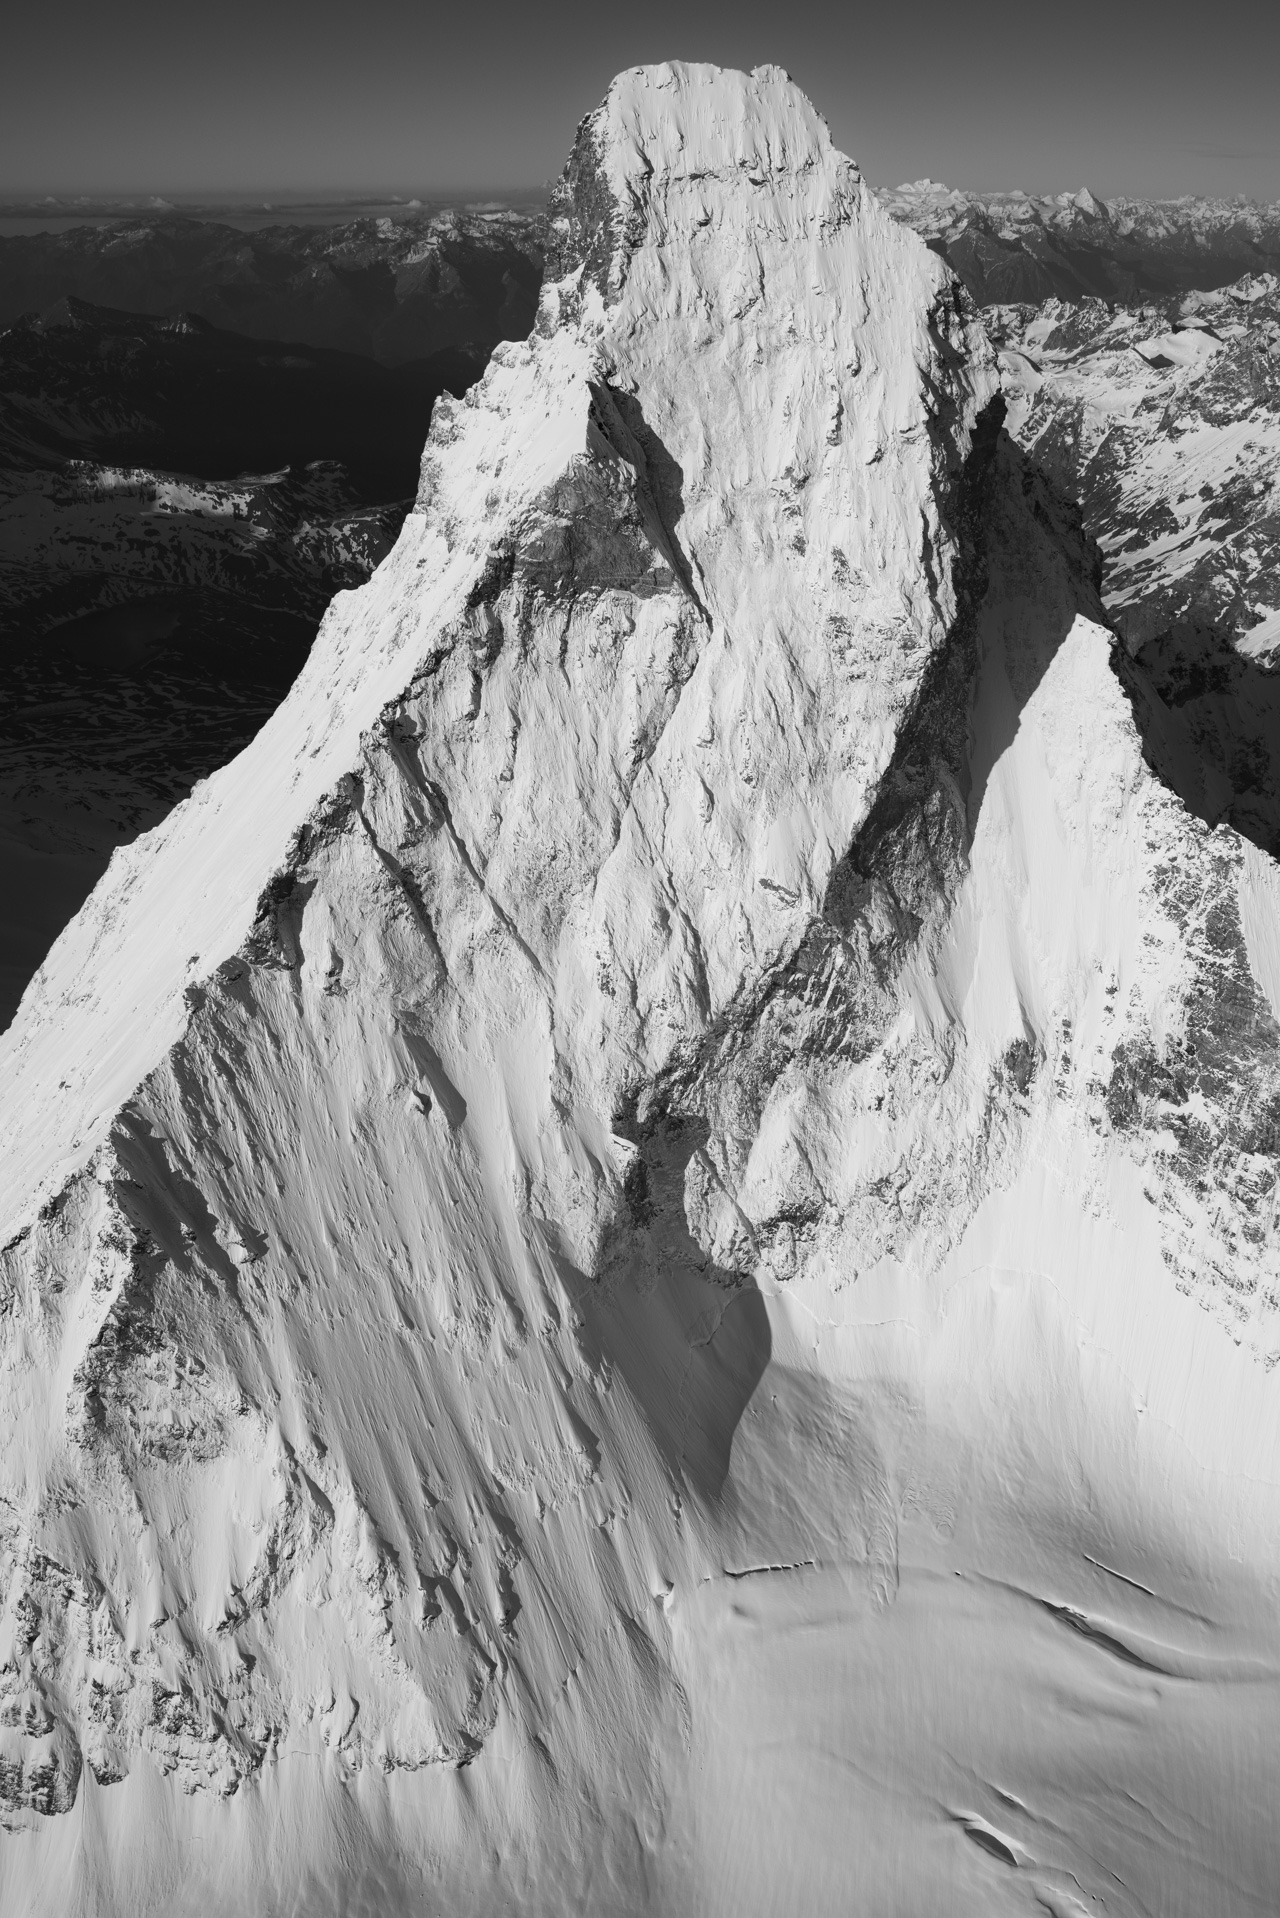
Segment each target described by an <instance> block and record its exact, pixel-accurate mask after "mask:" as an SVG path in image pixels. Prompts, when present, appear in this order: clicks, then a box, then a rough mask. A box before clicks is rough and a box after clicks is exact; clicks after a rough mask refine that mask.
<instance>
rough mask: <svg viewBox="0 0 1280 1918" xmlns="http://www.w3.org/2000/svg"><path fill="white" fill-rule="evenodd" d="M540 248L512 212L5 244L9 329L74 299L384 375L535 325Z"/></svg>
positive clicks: (0, 307) (532, 229)
mask: <svg viewBox="0 0 1280 1918" xmlns="http://www.w3.org/2000/svg"><path fill="white" fill-rule="evenodd" d="M542 245H543V228H542V222H541V220H540V219H539V218H538V217H537V216H536V215H533V214H528V213H520V212H516V211H514V210H511V209H504V210H500V211H496V212H490V213H475V214H468V213H446V214H437V215H435V216H434V217H423V218H420V219H413V218H409V219H405V220H397V221H396V222H395V223H394V224H393V223H392V221H391V220H389V219H387V220H358V221H355V222H353V223H352V224H351V225H349V226H343V227H290V226H281V227H270V228H267V229H265V230H264V231H262V232H259V233H242V232H239V231H238V230H237V229H235V228H233V227H228V226H221V225H219V224H217V223H216V222H215V221H209V220H186V219H180V218H176V217H172V216H166V217H165V218H163V219H147V220H124V221H121V222H120V223H119V224H118V225H114V226H110V227H102V228H98V227H88V226H85V227H74V228H72V229H70V230H69V231H67V232H64V233H33V234H22V235H18V236H17V237H13V238H3V237H0V325H6V324H10V323H11V322H12V321H14V320H16V319H18V318H19V317H20V316H21V315H22V314H24V313H28V312H44V311H45V310H46V309H47V308H49V307H50V306H52V305H53V304H54V302H55V301H58V300H61V299H64V298H66V297H67V296H68V295H71V296H72V297H74V298H76V299H80V300H87V301H90V302H92V303H94V304H96V305H99V306H110V307H119V308H123V309H125V310H126V311H129V312H134V313H152V314H156V315H167V314H172V313H179V312H187V313H194V314H198V315H200V316H201V317H202V318H203V319H205V320H208V321H210V322H211V323H212V324H213V325H215V326H217V327H220V328H222V329H223V330H224V331H230V332H234V333H244V334H248V335H250V336H252V337H253V338H255V339H264V340H291V341H301V342H302V343H303V344H305V345H307V346H310V347H330V348H338V349H341V350H342V351H343V352H347V353H360V354H365V355H368V356H370V357H371V358H373V359H376V360H378V361H380V362H381V363H382V364H383V365H386V366H399V365H402V364H403V363H404V362H406V361H411V360H422V359H429V358H430V357H431V356H432V355H434V354H437V353H441V352H445V351H447V350H449V349H457V348H467V349H469V350H470V351H472V352H473V353H478V354H480V355H481V356H483V355H485V354H487V353H488V352H489V350H490V349H491V348H492V347H493V346H495V345H496V344H497V342H498V341H499V340H506V339H521V338H523V337H524V335H525V334H526V333H527V332H528V330H529V328H530V326H531V325H532V324H533V314H534V308H535V306H536V304H537V297H538V285H539V282H540V280H541V277H542Z"/></svg>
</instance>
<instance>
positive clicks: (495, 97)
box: [0, 0, 1280, 200]
mask: <svg viewBox="0 0 1280 1918" xmlns="http://www.w3.org/2000/svg"><path fill="white" fill-rule="evenodd" d="M663 59H690V60H713V61H715V62H717V63H718V64H720V65H722V66H741V67H750V66H755V65H757V64H759V63H760V62H763V61H776V62H777V63H778V64H779V65H781V66H784V67H786V68H787V69H788V70H789V72H790V73H791V74H792V75H793V76H794V78H795V79H796V80H797V81H798V82H799V83H800V85H801V86H803V87H804V89H805V91H806V92H807V93H809V95H810V96H811V98H812V99H813V100H814V102H815V103H816V104H817V106H818V107H819V108H820V109H821V111H822V112H823V113H825V115H826V116H827V119H828V120H829V121H830V123H831V128H832V131H833V133H834V135H835V138H836V140H837V142H838V144H839V145H840V146H841V147H843V148H844V149H845V151H846V152H849V153H852V154H853V156H854V158H855V159H857V160H858V161H859V162H860V163H861V165H862V167H863V169H864V171H865V172H866V174H867V176H868V178H869V179H871V180H872V181H873V182H875V183H876V184H896V183H897V182H899V181H901V180H904V179H918V178H920V177H921V176H922V175H926V174H927V175H929V176H931V177H932V178H934V179H939V180H945V181H947V182H948V183H949V184H951V185H956V186H965V187H975V188H996V187H1019V186H1020V187H1022V188H1024V189H1025V190H1026V191H1028V192H1043V191H1059V190H1062V189H1065V188H1071V189H1074V188H1076V187H1078V186H1082V185H1088V186H1090V187H1092V188H1093V189H1094V190H1095V191H1097V192H1099V193H1102V194H1112V193H1126V192H1127V193H1134V194H1147V195H1159V196H1168V195H1176V194H1179V193H1187V192H1202V193H1219V194H1233V193H1243V194H1247V195H1249V196H1251V197H1254V198H1258V199H1267V200H1274V199H1280V4H1277V0H1203V4H1199V5H1194V6H1193V5H1192V4H1190V3H1189V0H1167V4H1162V5H1154V4H1151V0H1139V4H1130V5H1126V4H1125V3H1124V0H1108V3H1107V4H1104V3H1103V0H1078V3H1077V4H1066V5H1058V6H1052V7H1051V6H1047V5H1043V4H1039V5H1038V4H1034V0H1033V3H1031V4H1024V5H1014V4H1011V0H987V3H986V4H980V5H971V6H966V5H964V4H963V3H962V0H955V3H954V4H945V5H944V4H941V0H919V4H911V0H878V4H876V5H874V6H865V5H861V4H856V3H855V4H848V3H847V0H845V3H833V0H818V3H817V4H806V3H805V0H771V4H768V5H765V4H760V3H759V0H715V3H714V4H708V3H706V0H704V3H702V4H699V3H698V0H687V3H685V4H674V0H651V3H650V4H639V5H632V6H628V7H620V6H617V5H615V4H609V0H603V3H602V4H595V5H591V4H587V3H586V0H566V3H565V4H560V5H556V6H539V5H524V6H517V5H512V4H510V0H498V3H497V4H492V5H486V4H483V0H460V3H459V4H455V5H453V6H450V7H449V8H443V7H439V6H435V5H432V4H430V3H429V0H428V3H426V4H424V3H423V0H417V3H416V4H411V3H410V0H346V3H345V4H337V0H252V3H250V0H220V3H215V4H212V5H208V6H201V7H196V6H193V5H190V4H186V5H184V4H182V0H177V4H174V0H167V4H165V5H163V6H162V5H159V4H156V0H109V3H106V4H104V0H94V4H92V5H89V4H87V3H86V0H70V4H67V5H60V6H53V5H49V4H45V5H41V4H27V5H21V6H19V5H15V6H14V7H12V8H10V9H9V11H8V16H7V21H6V27H5V32H4V36H3V50H2V52H0V198H6V199H8V198H15V197H20V196H23V197H25V196H30V195H34V194H42V193H90V194H109V193H126V192H142V191H145V192H154V193H160V194H164V193H188V194H192V193H196V194H209V195H211V196H212V195H216V194H219V193H222V194H233V193H255V192H263V193H271V192H280V193H284V192H293V193H302V192H315V193H317V194H319V193H322V192H328V191H356V190H365V189H373V188H381V189H385V190H393V189H398V190H400V191H407V192H423V191H432V190H437V191H439V190H446V189H447V190H452V189H456V188H462V187H466V188H472V189H477V190H483V189H500V188H508V189H509V188H515V187H529V186H536V185H537V184H539V183H540V182H542V181H545V180H547V179H549V178H550V177H552V176H553V175H554V174H555V173H557V172H558V171H559V169H560V166H561V165H562V163H563V160H564V157H565V154H566V153H567V151H568V148H569V145H570V142H571V140H572V137H573V131H574V127H575V125H576V124H577V121H578V120H579V119H580V117H581V116H582V114H583V113H585V112H587V111H589V109H590V108H591V107H593V106H594V105H595V104H596V102H597V101H598V100H599V99H600V97H601V95H602V94H603V92H604V90H605V88H606V87H607V85H608V83H609V80H610V79H611V78H612V76H613V74H614V73H616V72H617V71H618V70H619V69H620V68H623V67H627V66H634V65H637V64H639V63H640V62H643V61H651V60H663Z"/></svg>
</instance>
